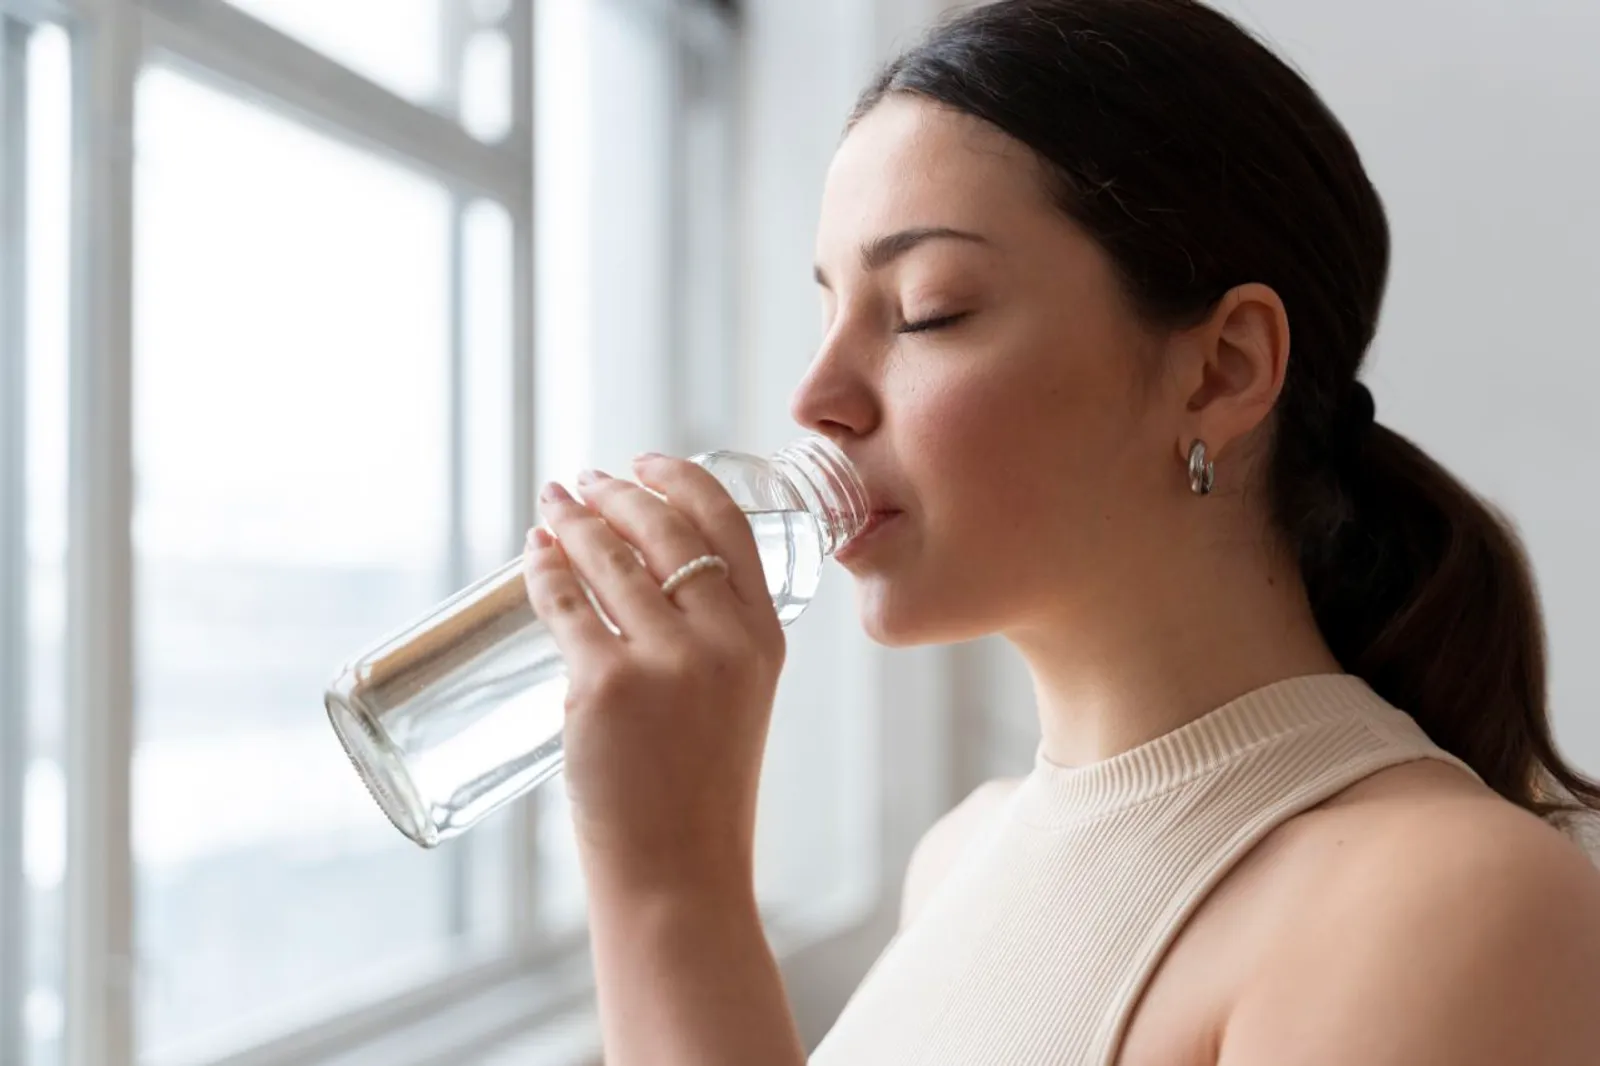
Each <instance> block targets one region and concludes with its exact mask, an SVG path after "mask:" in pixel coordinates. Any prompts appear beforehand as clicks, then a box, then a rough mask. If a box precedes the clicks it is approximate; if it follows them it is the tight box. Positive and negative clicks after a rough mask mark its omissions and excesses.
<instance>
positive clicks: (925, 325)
mask: <svg viewBox="0 0 1600 1066" xmlns="http://www.w3.org/2000/svg"><path fill="white" fill-rule="evenodd" d="M970 315H971V312H970V311H963V312H961V313H960V314H955V315H940V316H939V317H938V318H924V319H922V320H921V321H919V322H907V323H906V324H905V325H903V326H901V327H900V328H899V329H897V330H895V332H896V333H929V332H932V331H933V330H936V329H945V328H947V327H949V326H953V325H955V324H956V323H957V322H960V321H962V320H963V319H965V318H968V317H969V316H970Z"/></svg>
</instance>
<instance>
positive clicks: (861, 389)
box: [789, 331, 882, 441]
mask: <svg viewBox="0 0 1600 1066" xmlns="http://www.w3.org/2000/svg"><path fill="white" fill-rule="evenodd" d="M881 411H882V408H881V406H880V402H879V399H878V395H877V391H876V387H875V385H874V383H873V381H872V379H871V377H870V375H869V374H868V373H867V372H866V368H865V367H864V365H863V361H862V360H861V359H860V358H856V357H853V353H852V352H851V350H850V346H849V343H848V341H847V340H846V339H845V337H844V336H843V331H835V333H834V334H833V335H831V336H829V337H828V338H827V339H825V340H824V341H823V342H822V347H821V348H820V349H819V350H818V351H817V356H816V358H815V359H813V360H812V361H811V366H810V368H809V369H807V371H806V374H805V377H803V378H801V379H800V384H799V385H798V386H797V387H796V388H795V391H794V396H793V397H792V398H791V399H790V402H789V413H790V415H791V416H792V417H793V418H794V420H795V422H797V423H798V424H800V425H801V426H804V427H805V428H806V429H808V430H811V431H812V432H813V433H820V434H821V435H823V436H825V437H828V438H829V439H831V440H836V441H837V440H840V439H845V438H852V437H865V436H867V435H869V434H870V433H872V431H873V430H874V429H876V428H877V426H878V423H879V421H880V420H881Z"/></svg>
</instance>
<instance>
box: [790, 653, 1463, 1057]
mask: <svg viewBox="0 0 1600 1066" xmlns="http://www.w3.org/2000/svg"><path fill="white" fill-rule="evenodd" d="M1417 759H1438V760H1442V761H1444V762H1449V763H1452V764H1454V765H1456V766H1458V767H1460V768H1461V769H1463V770H1466V772H1467V773H1469V774H1470V773H1472V770H1471V769H1470V768H1469V767H1467V766H1466V765H1465V764H1464V763H1462V762H1461V761H1460V760H1459V759H1456V758H1455V757H1454V756H1452V755H1449V754H1447V753H1445V752H1444V751H1442V750H1441V749H1439V748H1438V747H1436V746H1435V745H1434V744H1433V743H1432V742H1431V741H1429V740H1428V738H1427V736H1426V735H1425V734H1424V733H1423V732H1422V730H1421V728H1420V727H1418V726H1417V724H1416V723H1415V722H1414V721H1413V720H1412V719H1411V718H1410V717H1409V716H1408V715H1406V714H1404V713H1403V712H1401V711H1398V710H1396V709H1395V708H1393V707H1391V706H1390V705H1389V704H1387V703H1385V702H1384V701H1383V700H1382V699H1380V698H1379V697H1378V696H1377V695H1376V694H1375V693H1374V692H1373V691H1372V690H1371V689H1370V688H1368V687H1367V686H1366V684H1365V683H1363V682H1362V681H1360V680H1359V679H1357V678H1354V677H1349V676H1340V675H1328V676H1318V677H1303V678H1295V679H1292V680H1289V681H1284V682H1280V683H1278V684H1275V685H1271V686H1268V687H1267V688H1264V689H1261V690H1259V691H1256V692H1252V693H1250V694H1249V695H1246V696H1244V697H1242V698H1240V699H1238V700H1235V701H1234V702H1232V703H1229V704H1226V705H1225V706H1223V707H1220V708H1218V709H1217V710H1215V711H1212V712H1211V713H1209V714H1207V715H1205V716H1204V717H1202V718H1199V719H1196V720H1195V721H1193V722H1190V723H1189V724H1187V725H1185V726H1182V727H1181V728H1179V729H1176V730H1174V731H1172V732H1170V733H1167V734H1166V735H1164V736H1161V737H1158V738H1156V739H1155V740H1152V741H1150V742H1148V743H1146V744H1143V745H1141V746H1139V747H1137V748H1134V749H1132V750H1131V751H1127V752H1124V753H1123V754H1121V755H1118V756H1116V757H1114V758H1111V759H1107V760H1105V761H1103V762H1099V763H1094V764H1092V765H1089V766H1084V767H1078V768H1072V769H1068V768H1063V767H1060V766H1055V765H1053V764H1051V763H1050V762H1048V761H1047V760H1046V759H1045V758H1044V757H1043V756H1042V754H1041V755H1040V756H1039V757H1037V758H1036V760H1035V766H1034V769H1033V772H1032V773H1031V774H1030V775H1029V776H1028V777H1027V778H1026V779H1025V780H1024V781H1023V782H1022V784H1021V785H1020V786H1019V787H1018V789H1017V790H1016V791H1015V792H1014V793H1012V795H1011V796H1010V797H1009V798H1008V799H1007V801H1006V802H1005V804H1004V806H1003V808H1002V809H1001V810H1000V811H999V813H998V814H996V815H995V816H994V817H993V818H992V819H991V820H990V822H989V823H988V825H986V827H985V828H984V829H983V830H982V831H981V833H980V834H979V835H978V836H977V837H976V838H975V839H974V840H973V841H972V842H971V843H970V844H969V845H968V846H967V848H966V850H965V851H964V852H963V853H962V855H961V856H960V858H959V859H958V860H957V861H956V863H955V865H954V866H953V867H952V868H951V869H950V871H949V872H948V873H947V874H946V876H945V878H944V880H943V881H942V882H941V883H940V884H939V886H938V888H937V889H936V890H935V891H934V893H933V894H932V895H931V896H930V897H929V898H928V900H927V902H926V903H925V905H924V906H923V909H922V911H921V913H920V914H919V915H918V917H917V919H916V921H915V922H913V923H912V924H911V925H910V926H909V927H907V928H906V929H905V930H904V931H903V932H902V933H901V934H900V935H899V936H897V937H896V938H895V940H894V941H893V942H892V943H891V944H890V945H889V947H888V949H887V950H886V951H885V952H884V953H883V955H882V956H881V957H880V958H879V959H878V962H877V963H876V964H875V965H874V967H873V969H872V971H871V972H870V973H869V974H868V975H867V979H866V980H865V981H864V982H862V984H861V987H860V988H858V989H857V990H856V993H855V995H854V997H853V998H852V999H851V1001H850V1003H849V1004H848V1005H847V1006H846V1008H845V1010H844V1013H843V1014H842V1015H841V1016H840V1018H839V1021H838V1023H837V1024H836V1025H835V1027H834V1029H833V1031H832V1032H831V1033H829V1034H828V1037H827V1038H826V1039H825V1040H824V1041H823V1043H822V1045H821V1047H819V1048H818V1049H817V1052H816V1054H815V1055H813V1056H812V1058H811V1064H812V1066H1113V1064H1114V1063H1115V1061H1116V1057H1117V1054H1118V1050H1119V1048H1120V1045H1121V1040H1122V1036H1123V1032H1124V1031H1125V1029H1126V1027H1127V1024H1128V1021H1129V1018H1130V1016H1131V1014H1132V1011H1133V1007H1134V1005H1135V1003H1137V1001H1138V999H1139V997H1140V995H1141V994H1142V992H1143V990H1144V987H1145V985H1146V983H1147V982H1148V981H1149V979H1150V977H1151V976H1152V975H1153V973H1154V972H1155V969H1156V967H1157V965H1158V963H1159V962H1160V960H1161V957H1162V955H1163V954H1164V952H1165V951H1166V949H1167V947H1168V946H1169V945H1170V944H1171V943H1172V941H1173V940H1174V939H1175V937H1176V936H1177V933H1178V932H1179V930H1180V929H1181V928H1182V927H1183V924H1184V923H1185V922H1186V921H1187V920H1188V918H1189V916H1190V915H1191V914H1193V913H1194V911H1195V910H1196V908H1197V907H1198V906H1199V904H1200V903H1201V902H1202V901H1203V900H1204V899H1205V897H1206V895H1207V893H1208V892H1210V891H1211V889H1212V888H1213V887H1214V886H1215V885H1216V884H1217V883H1218V882H1219V881H1220V880H1221V879H1222V877H1223V875H1224V874H1226V873H1227V872H1228V871H1229V869H1231V868H1232V867H1233V866H1234V864H1235V863H1237V862H1238V861H1239V860H1240V859H1241V858H1242V857H1243V856H1244V855H1245V854H1246V853H1247V852H1248V851H1249V850H1250V849H1251V847H1252V846H1254V845H1255V844H1256V843H1257V842H1258V841H1260V840H1261V839H1262V837H1264V836H1265V835H1266V834H1267V833H1268V832H1270V831H1271V830H1272V829H1273V828H1274V827H1276V826H1278V825H1280V824H1282V823H1283V822H1284V821H1286V820H1287V819H1289V818H1291V817H1292V816H1294V815H1296V814H1298V813H1300V812H1302V811H1304V810H1306V809H1307V808H1310V807H1313V806H1315V805H1316V804H1318V803H1320V802H1322V801H1323V800H1326V799H1328V798H1329V797H1331V796H1333V795H1334V794H1336V793H1338V792H1341V791H1343V790H1344V789H1345V788H1347V787H1349V786H1350V785H1352V784H1354V783H1355V782H1357V781H1359V780H1361V779H1362V778H1364V777H1367V776H1369V775H1371V774H1373V773H1376V772H1377V771H1378V770H1381V769H1384V768H1385V767H1389V766H1394V765H1396V764H1398V763H1404V762H1411V761H1414V760H1417ZM1473 776H1474V777H1476V776H1477V775H1476V774H1473Z"/></svg>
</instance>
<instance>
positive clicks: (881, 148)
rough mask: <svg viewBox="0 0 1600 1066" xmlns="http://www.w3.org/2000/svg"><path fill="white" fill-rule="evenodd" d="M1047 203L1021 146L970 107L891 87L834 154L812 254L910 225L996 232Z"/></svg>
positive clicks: (1026, 219)
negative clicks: (942, 103)
mask: <svg viewBox="0 0 1600 1066" xmlns="http://www.w3.org/2000/svg"><path fill="white" fill-rule="evenodd" d="M1053 211H1054V208H1053V207H1052V206H1051V205H1050V204H1049V202H1048V199H1047V197H1046V195H1045V188H1044V183H1043V182H1042V181H1041V179H1040V167H1039V164H1038V162H1037V161H1036V160H1035V158H1034V156H1033V154H1032V153H1031V152H1030V151H1029V150H1028V149H1027V148H1026V147H1025V146H1024V145H1022V144H1021V143H1019V142H1018V141H1016V140H1013V139H1012V138H1010V137H1008V136H1006V135H1005V134H1004V133H1002V132H1001V131H1000V130H998V129H996V128H995V127H993V126H991V125H989V124H988V123H986V122H983V121H981V120H979V119H976V118H973V117H972V116H970V115H965V114H962V113H960V112H957V111H954V110H952V109H950V108H946V107H942V106H940V105H938V104H935V103H932V102H930V101H927V100H924V99H922V98H919V97H915V96H910V95H907V94H892V95H890V96H888V97H886V98H885V99H884V100H883V102H881V103H880V104H879V105H878V106H877V107H875V108H873V110H872V111H870V112H868V113H867V114H866V115H865V116H864V117H863V118H862V119H861V121H859V122H858V123H857V124H856V125H855V127H854V128H853V129H852V130H851V131H850V132H849V134H848V135H847V136H846V137H845V139H844V141H843V142H842V143H841V144H840V146H839V150H838V151H837V152H836V153H835V155H834V159H833V165H832V166H831V167H830V168H829V171H828V180H827V185H826V188H825V190H824V193H823V203H822V218H821V222H820V226H819V229H818V234H817V244H818V252H819V255H821V256H823V257H824V258H826V257H827V256H828V254H829V253H830V252H832V253H833V254H835V255H837V254H840V253H845V252H847V248H846V246H847V245H848V246H854V245H855V244H857V243H858V242H860V241H863V240H869V239H871V238H872V237H875V236H878V235H880V234H882V233H889V232H894V231H897V230H900V229H905V228H909V227H913V226H925V225H945V226H955V227H959V228H964V229H975V230H981V231H983V232H985V233H986V235H990V236H999V235H1002V234H1003V233H1004V231H1005V230H1007V229H1010V228H1013V227H1016V226H1027V225H1029V224H1030V223H1031V224H1036V223H1037V220H1038V215H1039V213H1040V212H1053Z"/></svg>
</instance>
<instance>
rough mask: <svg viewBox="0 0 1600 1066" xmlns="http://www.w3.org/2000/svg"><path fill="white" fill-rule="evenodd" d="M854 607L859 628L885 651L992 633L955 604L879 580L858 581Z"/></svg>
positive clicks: (973, 637) (970, 638) (950, 642)
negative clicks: (918, 594) (859, 622)
mask: <svg viewBox="0 0 1600 1066" xmlns="http://www.w3.org/2000/svg"><path fill="white" fill-rule="evenodd" d="M856 605H857V609H858V613H859V614H860V616H861V628H862V629H863V630H864V631H865V632H866V634H867V636H868V637H870V638H871V639H872V641H873V642H874V643H877V644H881V645H883V646H884V647H886V648H913V647H919V646H922V645H927V644H956V643H960V642H962V641H967V640H974V639H976V638H978V637H981V636H984V635H986V634H987V633H989V632H991V631H992V629H991V628H987V627H984V626H981V625H977V624H975V620H974V619H973V618H972V617H971V616H969V615H968V614H967V613H966V612H963V611H961V610H959V609H957V608H956V605H955V604H951V603H948V602H941V601H940V600H939V599H938V598H937V597H933V596H917V595H916V594H914V593H913V592H911V590H908V589H903V588H901V589H896V588H892V587H890V586H889V585H888V583H886V582H882V581H876V582H875V581H871V580H864V581H861V582H860V583H859V584H858V585H857V586H856Z"/></svg>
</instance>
